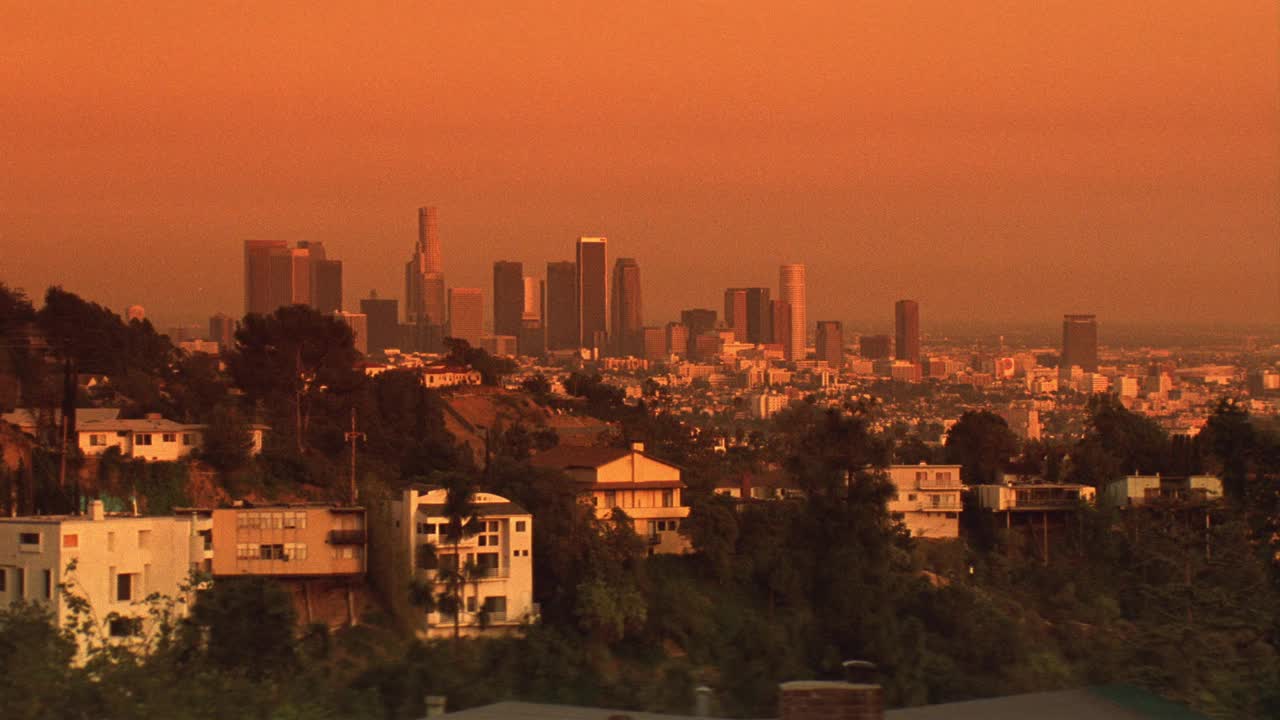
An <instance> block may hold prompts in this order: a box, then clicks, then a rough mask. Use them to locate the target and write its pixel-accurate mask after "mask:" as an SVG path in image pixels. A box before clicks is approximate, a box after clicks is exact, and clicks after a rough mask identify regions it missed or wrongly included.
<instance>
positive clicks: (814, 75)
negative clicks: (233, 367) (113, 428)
mask: <svg viewBox="0 0 1280 720" xmlns="http://www.w3.org/2000/svg"><path fill="white" fill-rule="evenodd" d="M143 5H144V3H116V4H112V3H93V2H74V3H66V4H57V3H54V2H49V1H48V0H41V1H40V2H27V1H25V0H23V1H18V2H8V1H5V0H0V280H2V281H4V282H6V283H8V284H10V285H16V286H19V287H24V288H26V289H27V290H28V292H29V293H31V294H33V295H38V294H40V293H42V292H43V288H44V287H45V286H47V285H49V284H52V283H60V284H62V285H64V286H65V287H67V288H68V289H70V290H74V291H76V292H79V293H81V294H83V295H86V296H88V297H91V298H94V299H97V300H100V301H102V302H105V303H107V304H109V305H111V306H113V307H115V308H116V309H117V310H123V308H124V307H125V306H126V305H128V304H130V303H134V302H137V303H141V304H143V305H145V306H146V307H147V309H148V313H149V315H150V317H152V318H153V319H155V320H156V321H157V323H158V324H159V325H160V326H161V327H165V326H167V325H168V324H173V323H176V322H178V321H180V320H188V319H191V320H199V319H202V318H204V317H207V316H208V315H209V314H211V313H213V312H216V311H227V312H231V313H239V312H241V311H242V310H243V291H242V273H243V255H242V243H243V240H244V239H246V238H264V239H267V238H269V239H283V240H288V241H290V242H292V241H296V240H320V241H324V242H325V244H326V246H327V248H328V250H329V253H330V255H331V256H334V255H336V256H337V257H339V258H341V259H343V260H344V261H345V263H346V265H345V271H346V294H345V299H346V302H347V304H348V305H349V306H355V305H356V304H357V302H358V298H359V297H363V296H365V295H367V294H368V290H369V289H370V288H377V290H378V291H379V293H380V294H381V295H383V296H388V295H390V296H395V297H399V296H400V295H401V294H402V293H403V287H402V285H403V265H404V262H405V261H406V260H407V259H408V256H409V254H410V252H411V251H412V247H413V243H414V238H415V233H416V227H415V223H416V211H415V208H417V207H418V206H419V205H424V204H434V205H438V206H439V207H440V227H441V236H442V238H443V245H444V253H445V255H444V258H445V272H446V278H447V279H448V281H449V283H450V284H451V285H466V286H471V285H479V286H481V287H484V288H485V292H486V297H487V296H488V294H489V292H490V290H491V265H492V263H493V261H495V260H500V259H510V260H521V261H524V263H525V266H526V272H530V271H533V272H536V273H537V274H539V275H541V274H542V273H543V272H544V269H545V263H546V261H547V260H561V259H566V260H567V259H571V258H572V252H573V241H574V239H575V238H576V237H577V236H578V235H584V234H602V235H607V236H608V237H609V242H610V263H611V264H612V260H613V258H616V257H618V256H633V257H636V258H637V259H638V260H639V263H640V266H641V271H642V277H643V283H644V284H643V289H644V310H645V321H646V322H647V323H650V324H660V323H662V322H665V321H666V320H668V319H670V318H671V317H672V316H673V315H675V314H676V313H677V312H678V310H679V309H680V308H682V307H693V306H708V307H715V308H717V309H722V290H723V288H724V287H726V286H730V285H756V284H762V285H769V286H771V287H774V288H775V291H776V286H777V280H778V278H777V267H778V265H779V264H780V263H783V262H804V263H806V264H807V265H808V268H809V319H810V320H811V321H813V320H818V319H827V318H832V319H841V320H846V321H853V322H855V323H857V324H872V325H874V326H879V327H880V328H881V329H886V330H887V329H889V328H890V326H891V324H892V318H893V308H892V302H893V300H895V299H897V298H899V297H913V298H917V299H918V300H919V301H920V303H921V316H922V326H923V328H924V329H925V330H926V331H928V330H929V329H930V325H932V324H934V323H939V324H941V323H942V322H943V321H947V320H957V319H965V318H975V317H976V318H981V317H986V318H992V319H1009V320H1011V321H1012V320H1017V321H1037V320H1043V321H1044V322H1045V323H1046V324H1048V325H1050V326H1053V325H1056V324H1057V323H1058V322H1060V316H1061V314H1062V313H1064V312H1096V313H1098V314H1099V315H1100V316H1101V318H1100V319H1101V320H1102V321H1103V322H1104V323H1105V321H1106V320H1107V319H1115V320H1117V321H1118V320H1148V319H1156V318H1159V319H1166V320H1167V319H1175V320H1176V319H1185V320H1187V321H1194V322H1205V321H1224V320H1233V319H1240V318H1243V319H1247V320H1262V321H1268V322H1280V17H1278V16H1277V14H1278V12H1280V11H1278V9H1277V8H1278V7H1280V6H1278V5H1277V3H1276V2H1274V1H1273V0H1259V1H1258V2H1244V1H1240V2H1237V1H1234V0H1218V1H1215V2H1209V1H1207V0H1206V1H1204V2H1183V1H1173V0H1165V1H1162V2H1150V1H1149V0H1147V1H1144V2H1132V3H1126V2H1115V1H1114V0H1109V1H1107V2H1096V3H1093V2H1084V1H1082V0H1069V1H1066V2H1051V1H1048V0H1036V1H1035V2H1028V1H1027V0H1014V1H1011V2H994V1H992V0H981V1H979V2H956V1H955V0H944V1H940V2H905V1H903V0H891V1H888V2H875V3H866V2H835V1H833V2H824V3H815V2H810V3H806V2H795V1H791V2H773V3H747V2H741V1H738V2H671V3H663V2H628V3H600V2H583V3H570V2H549V1H547V2H531V3H522V2H515V1H513V0H503V1H502V2H491V3H481V2H474V1H469V2H458V3H428V2H412V3H409V2H406V3H402V4H399V3H397V4H393V3H379V4H377V5H376V6H374V5H373V4H363V3H362V4H357V5H350V4H345V3H344V4H342V5H347V6H349V7H358V8H359V9H358V10H345V9H332V10H330V9H326V8H327V7H332V8H338V6H339V3H323V2H321V3H303V2H298V3H288V4H284V3H281V4H272V3H265V5H266V7H260V6H259V3H156V4H154V5H153V6H151V7H149V8H147V7H143ZM486 302H488V300H486Z"/></svg>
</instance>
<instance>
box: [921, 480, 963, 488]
mask: <svg viewBox="0 0 1280 720" xmlns="http://www.w3.org/2000/svg"><path fill="white" fill-rule="evenodd" d="M920 489H921V490H959V489H960V478H958V477H956V478H951V479H949V480H938V479H935V478H928V479H927V480H921V481H920Z"/></svg>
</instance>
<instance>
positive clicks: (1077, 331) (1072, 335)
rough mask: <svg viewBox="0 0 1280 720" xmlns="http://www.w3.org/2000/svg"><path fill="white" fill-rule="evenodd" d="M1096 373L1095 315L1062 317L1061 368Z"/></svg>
mask: <svg viewBox="0 0 1280 720" xmlns="http://www.w3.org/2000/svg"><path fill="white" fill-rule="evenodd" d="M1072 367H1078V368H1080V369H1081V370H1084V371H1085V372H1097V371H1098V319H1097V316H1095V315H1063V316H1062V361H1061V368H1062V369H1063V370H1070V369H1071V368H1072Z"/></svg>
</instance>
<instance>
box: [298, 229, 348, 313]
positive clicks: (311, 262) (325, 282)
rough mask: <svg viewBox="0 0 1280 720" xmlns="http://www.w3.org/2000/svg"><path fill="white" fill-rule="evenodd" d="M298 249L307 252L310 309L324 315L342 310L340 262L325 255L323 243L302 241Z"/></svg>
mask: <svg viewBox="0 0 1280 720" xmlns="http://www.w3.org/2000/svg"><path fill="white" fill-rule="evenodd" d="M298 247H299V248H302V249H304V250H306V251H307V264H308V266H309V268H310V273H311V280H310V286H311V297H310V300H309V301H308V302H310V304H311V307H313V308H315V310H316V311H317V312H319V313H323V314H325V315H328V314H331V313H335V312H338V311H339V310H341V309H342V261H341V260H330V259H329V258H328V257H327V256H326V255H325V250H324V243H319V242H307V241H302V242H299V243H298Z"/></svg>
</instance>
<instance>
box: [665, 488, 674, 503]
mask: <svg viewBox="0 0 1280 720" xmlns="http://www.w3.org/2000/svg"><path fill="white" fill-rule="evenodd" d="M675 504H676V491H675V490H672V489H671V488H667V489H666V490H663V491H662V507H671V506H673V505H675Z"/></svg>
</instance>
